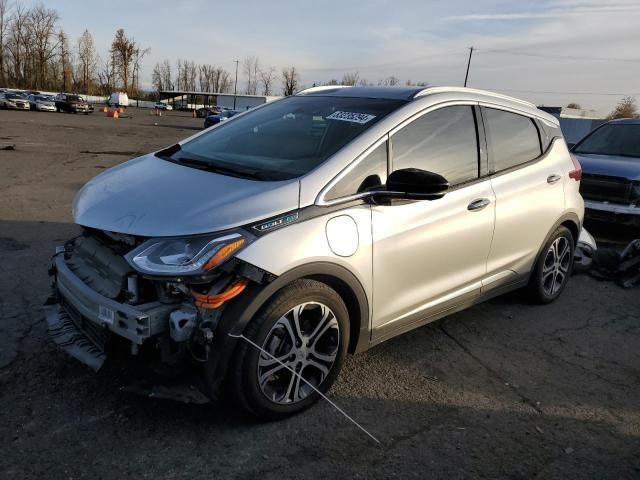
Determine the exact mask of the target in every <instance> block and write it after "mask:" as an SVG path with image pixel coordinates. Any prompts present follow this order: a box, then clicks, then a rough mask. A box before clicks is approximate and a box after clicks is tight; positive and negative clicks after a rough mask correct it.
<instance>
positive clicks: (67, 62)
mask: <svg viewBox="0 0 640 480" xmlns="http://www.w3.org/2000/svg"><path fill="white" fill-rule="evenodd" d="M58 47H59V50H60V52H59V54H58V56H59V58H60V73H61V75H62V90H63V91H65V92H66V91H67V90H68V89H69V88H70V87H71V86H72V85H73V63H72V60H71V50H70V48H69V39H68V37H67V34H66V33H64V31H63V30H60V31H59V32H58Z"/></svg>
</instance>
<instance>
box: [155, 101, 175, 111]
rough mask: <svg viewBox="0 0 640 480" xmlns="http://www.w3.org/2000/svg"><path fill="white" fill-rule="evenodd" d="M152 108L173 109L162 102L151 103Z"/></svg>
mask: <svg viewBox="0 0 640 480" xmlns="http://www.w3.org/2000/svg"><path fill="white" fill-rule="evenodd" d="M153 108H155V109H157V110H167V111H170V110H173V107H172V106H171V105H169V104H168V103H162V102H156V103H154V104H153Z"/></svg>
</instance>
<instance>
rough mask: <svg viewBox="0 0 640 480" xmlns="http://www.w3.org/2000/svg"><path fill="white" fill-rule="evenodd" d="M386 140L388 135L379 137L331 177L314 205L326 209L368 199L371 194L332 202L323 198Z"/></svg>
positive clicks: (347, 197)
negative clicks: (339, 204)
mask: <svg viewBox="0 0 640 480" xmlns="http://www.w3.org/2000/svg"><path fill="white" fill-rule="evenodd" d="M388 140H389V134H388V133H386V134H384V135H383V136H382V137H380V138H379V139H378V140H376V141H375V142H374V143H373V144H372V145H371V146H369V147H368V148H367V149H366V150H365V151H364V152H362V153H361V154H360V155H358V156H357V157H356V158H355V160H353V161H352V162H351V163H350V164H349V165H347V167H345V168H344V169H343V170H342V171H341V172H340V173H338V175H336V176H335V177H333V179H332V180H331V181H330V182H329V183H327V184H326V185H325V186H324V188H323V189H322V190H321V191H320V193H319V194H318V198H317V199H316V205H321V206H323V207H328V206H331V205H336V204H338V203H344V202H350V201H352V200H359V199H362V198H366V197H369V196H370V195H371V192H362V193H355V194H353V195H347V196H346V197H340V198H335V199H333V200H325V198H324V197H325V195H326V194H327V193H329V191H330V190H331V189H332V188H333V187H334V186H335V184H336V183H338V182H339V181H340V180H342V179H343V178H344V177H346V176H347V175H348V174H349V173H350V172H351V171H353V169H355V168H356V166H358V165H359V164H360V162H361V161H363V160H364V159H365V158H366V157H367V156H368V155H369V154H371V153H373V151H374V150H375V149H376V148H378V147H379V146H380V145H382V144H383V143H386V142H387V141H388ZM388 174H389V149H388V148H387V175H388Z"/></svg>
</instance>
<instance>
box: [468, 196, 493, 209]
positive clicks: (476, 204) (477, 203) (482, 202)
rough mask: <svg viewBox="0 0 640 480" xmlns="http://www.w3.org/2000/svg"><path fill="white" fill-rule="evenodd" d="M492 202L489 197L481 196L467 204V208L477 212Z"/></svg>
mask: <svg viewBox="0 0 640 480" xmlns="http://www.w3.org/2000/svg"><path fill="white" fill-rule="evenodd" d="M490 203H491V200H489V199H488V198H479V199H477V200H474V201H473V202H471V203H470V204H469V205H468V206H467V210H471V211H472V212H476V211H478V210H482V209H483V208H484V207H486V206H487V205H489V204H490Z"/></svg>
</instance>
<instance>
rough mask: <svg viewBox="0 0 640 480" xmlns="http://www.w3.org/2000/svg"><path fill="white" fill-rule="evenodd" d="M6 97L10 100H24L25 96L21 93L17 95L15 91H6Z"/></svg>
mask: <svg viewBox="0 0 640 480" xmlns="http://www.w3.org/2000/svg"><path fill="white" fill-rule="evenodd" d="M5 97H7V98H8V99H9V100H22V99H23V98H22V97H21V96H20V95H16V94H15V93H6V94H5Z"/></svg>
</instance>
